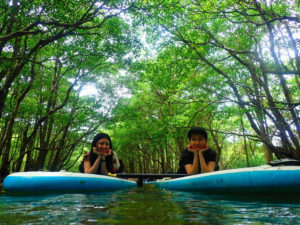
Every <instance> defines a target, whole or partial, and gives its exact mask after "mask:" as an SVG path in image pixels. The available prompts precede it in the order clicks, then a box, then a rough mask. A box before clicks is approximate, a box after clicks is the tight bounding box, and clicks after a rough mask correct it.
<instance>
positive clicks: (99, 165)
mask: <svg viewBox="0 0 300 225" xmlns="http://www.w3.org/2000/svg"><path fill="white" fill-rule="evenodd" d="M83 167H84V173H94V174H103V175H107V174H108V173H121V172H123V166H121V164H120V161H119V159H118V156H117V153H116V152H114V151H113V150H112V143H111V139H110V137H109V135H108V134H105V133H99V134H97V135H96V136H95V137H94V139H93V142H92V148H91V151H90V152H89V153H88V154H87V155H86V156H85V157H84V159H83Z"/></svg>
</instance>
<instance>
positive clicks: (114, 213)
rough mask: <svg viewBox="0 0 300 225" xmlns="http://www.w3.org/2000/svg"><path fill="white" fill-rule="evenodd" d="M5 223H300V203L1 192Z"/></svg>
mask: <svg viewBox="0 0 300 225" xmlns="http://www.w3.org/2000/svg"><path fill="white" fill-rule="evenodd" d="M0 224H154V225H158V224H255V225H257V224H300V201H299V200H296V199H294V198H292V199H285V198H284V197H280V198H271V197H268V198H266V197H255V198H253V197H250V198H237V197H234V196H213V195H204V194H200V193H194V192H175V191H172V192H171V191H164V190H158V189H156V188H155V187H153V186H151V185H145V186H144V187H142V188H133V189H129V190H125V191H117V192H110V193H98V194H57V195H42V196H7V195H4V194H2V195H1V194H0Z"/></svg>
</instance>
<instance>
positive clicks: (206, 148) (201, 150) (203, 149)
mask: <svg viewBox="0 0 300 225" xmlns="http://www.w3.org/2000/svg"><path fill="white" fill-rule="evenodd" d="M208 149H209V146H208V144H206V145H205V146H204V147H203V148H201V149H199V152H205V151H206V150H208Z"/></svg>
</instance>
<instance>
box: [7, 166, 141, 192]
mask: <svg viewBox="0 0 300 225" xmlns="http://www.w3.org/2000/svg"><path fill="white" fill-rule="evenodd" d="M136 186H137V185H136V182H133V181H129V180H125V179H120V178H116V177H111V176H105V175H97V174H84V173H70V172H64V171H61V172H44V171H38V172H19V173H12V174H10V175H9V176H7V177H6V178H5V179H4V181H3V189H4V191H5V193H7V194H35V193H46V192H47V193H84V192H103V191H113V190H121V189H126V188H130V187H136Z"/></svg>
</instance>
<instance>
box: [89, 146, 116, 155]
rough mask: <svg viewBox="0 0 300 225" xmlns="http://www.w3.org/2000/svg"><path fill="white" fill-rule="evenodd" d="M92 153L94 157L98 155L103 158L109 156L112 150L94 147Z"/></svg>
mask: <svg viewBox="0 0 300 225" xmlns="http://www.w3.org/2000/svg"><path fill="white" fill-rule="evenodd" d="M93 153H95V154H96V155H98V156H100V155H103V156H105V157H106V156H109V155H111V153H112V150H111V149H102V150H101V149H96V148H95V147H93Z"/></svg>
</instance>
